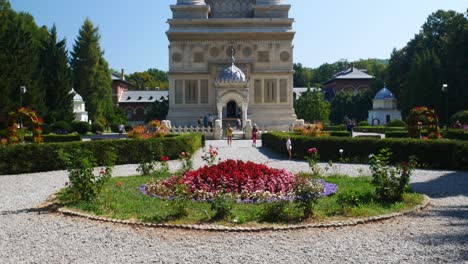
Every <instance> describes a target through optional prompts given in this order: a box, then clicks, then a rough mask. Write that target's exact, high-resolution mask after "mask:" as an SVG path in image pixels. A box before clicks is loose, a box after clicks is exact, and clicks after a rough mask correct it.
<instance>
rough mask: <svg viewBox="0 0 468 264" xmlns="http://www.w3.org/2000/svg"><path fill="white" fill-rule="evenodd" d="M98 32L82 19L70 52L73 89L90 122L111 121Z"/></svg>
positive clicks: (106, 67)
mask: <svg viewBox="0 0 468 264" xmlns="http://www.w3.org/2000/svg"><path fill="white" fill-rule="evenodd" d="M98 31H99V29H98V28H97V27H94V26H93V24H92V22H91V21H90V20H89V19H86V20H85V22H84V24H83V26H82V27H81V29H80V31H79V36H78V38H77V39H76V41H75V45H74V46H73V52H72V53H71V54H72V59H71V67H72V71H73V83H74V88H75V91H76V92H78V93H79V94H80V95H81V96H82V97H83V99H84V101H85V103H86V109H87V111H88V112H89V114H90V117H91V119H92V120H93V121H98V120H103V119H106V118H107V119H111V118H112V115H113V107H112V92H111V91H112V88H111V87H112V80H111V77H110V70H109V65H108V64H107V62H106V60H105V59H104V57H103V56H104V52H103V51H102V50H101V47H100V45H99V40H100V38H101V37H100V35H99V33H98Z"/></svg>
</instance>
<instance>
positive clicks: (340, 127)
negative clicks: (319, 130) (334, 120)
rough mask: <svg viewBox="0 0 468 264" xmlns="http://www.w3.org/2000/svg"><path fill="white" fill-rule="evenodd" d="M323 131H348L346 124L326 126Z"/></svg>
mask: <svg viewBox="0 0 468 264" xmlns="http://www.w3.org/2000/svg"><path fill="white" fill-rule="evenodd" d="M323 131H346V126H345V125H337V126H324V127H323Z"/></svg>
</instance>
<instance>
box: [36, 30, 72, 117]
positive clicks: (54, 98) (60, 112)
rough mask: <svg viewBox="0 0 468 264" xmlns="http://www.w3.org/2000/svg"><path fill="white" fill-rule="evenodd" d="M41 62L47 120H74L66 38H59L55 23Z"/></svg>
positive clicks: (43, 49)
mask: <svg viewBox="0 0 468 264" xmlns="http://www.w3.org/2000/svg"><path fill="white" fill-rule="evenodd" d="M41 64H42V68H43V71H42V76H43V78H44V84H45V89H46V106H47V109H48V116H47V118H46V121H47V122H48V123H53V122H55V121H59V120H65V121H68V122H70V121H72V120H73V119H74V114H73V94H72V93H71V91H72V85H73V80H72V72H71V69H70V66H69V65H68V51H67V49H66V40H65V39H63V40H60V41H58V40H57V29H56V27H55V25H54V26H53V27H52V28H51V29H50V34H49V36H48V38H47V39H46V41H45V43H44V44H43V48H42V50H41Z"/></svg>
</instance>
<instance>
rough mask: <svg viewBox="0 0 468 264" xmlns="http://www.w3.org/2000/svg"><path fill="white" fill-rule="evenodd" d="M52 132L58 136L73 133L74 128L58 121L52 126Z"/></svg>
mask: <svg viewBox="0 0 468 264" xmlns="http://www.w3.org/2000/svg"><path fill="white" fill-rule="evenodd" d="M51 128H52V132H54V133H57V134H68V133H71V132H73V128H72V127H71V126H70V125H69V124H68V123H67V122H66V121H57V122H55V123H53V124H52V125H51Z"/></svg>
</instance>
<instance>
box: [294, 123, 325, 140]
mask: <svg viewBox="0 0 468 264" xmlns="http://www.w3.org/2000/svg"><path fill="white" fill-rule="evenodd" d="M322 130H323V123H317V124H309V125H305V126H304V127H296V128H294V132H296V133H299V134H301V135H304V136H310V137H321V136H326V135H328V134H327V133H324V132H323V131H322Z"/></svg>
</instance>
